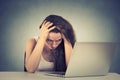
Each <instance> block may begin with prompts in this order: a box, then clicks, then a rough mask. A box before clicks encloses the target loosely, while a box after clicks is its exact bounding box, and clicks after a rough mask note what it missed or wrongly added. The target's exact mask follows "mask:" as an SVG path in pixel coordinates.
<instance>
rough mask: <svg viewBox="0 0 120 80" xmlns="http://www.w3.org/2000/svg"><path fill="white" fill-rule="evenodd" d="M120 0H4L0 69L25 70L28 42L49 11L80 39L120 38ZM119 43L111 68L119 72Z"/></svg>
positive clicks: (0, 16) (0, 9) (0, 23)
mask: <svg viewBox="0 0 120 80" xmlns="http://www.w3.org/2000/svg"><path fill="white" fill-rule="evenodd" d="M119 3H120V1H119V0H118V1H117V0H110V1H109V0H66V1H65V0H3V1H2V0H1V1H0V71H23V61H24V51H25V42H26V40H27V39H28V38H30V37H33V36H37V35H38V34H39V29H38V27H39V25H40V24H41V22H42V20H43V19H44V18H45V17H46V16H48V15H49V14H57V15H61V16H63V17H64V18H66V19H67V20H68V21H69V22H70V23H71V24H72V25H73V28H74V30H75V32H76V37H77V41H80V42H118V41H120V35H119V34H120V32H119V31H120V28H119V27H120V10H119V9H120V6H119ZM119 49H120V46H118V48H117V50H116V54H115V57H114V59H113V62H112V66H111V69H110V71H112V72H118V73H120V62H119V59H120V50H119Z"/></svg>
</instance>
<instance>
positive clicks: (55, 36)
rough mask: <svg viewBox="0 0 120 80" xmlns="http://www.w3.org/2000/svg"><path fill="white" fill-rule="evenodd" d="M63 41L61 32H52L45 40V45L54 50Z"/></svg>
mask: <svg viewBox="0 0 120 80" xmlns="http://www.w3.org/2000/svg"><path fill="white" fill-rule="evenodd" d="M61 42H62V35H61V33H59V32H58V33H55V32H50V33H49V34H48V37H47V39H46V42H45V47H47V48H49V49H50V50H54V49H56V48H57V47H58V45H59V44H60V43H61Z"/></svg>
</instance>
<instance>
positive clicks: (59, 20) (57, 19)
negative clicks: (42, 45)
mask: <svg viewBox="0 0 120 80" xmlns="http://www.w3.org/2000/svg"><path fill="white" fill-rule="evenodd" d="M45 20H46V21H50V22H52V23H53V25H52V26H56V28H55V29H53V30H51V31H50V32H55V33H58V32H60V33H62V34H63V35H64V36H65V37H66V39H67V40H68V41H69V42H70V43H71V45H72V47H74V44H75V41H76V38H75V33H74V30H73V27H72V25H71V24H70V23H69V22H68V21H67V20H66V19H64V18H63V17H61V16H58V15H49V16H47V17H46V18H45ZM45 20H44V21H45ZM44 21H43V22H44ZM39 28H41V25H40V27H39ZM52 57H53V59H54V63H55V66H54V70H55V71H66V62H65V50H64V41H63V40H62V42H61V44H60V45H59V46H58V47H57V48H56V49H55V50H54V51H53V52H52Z"/></svg>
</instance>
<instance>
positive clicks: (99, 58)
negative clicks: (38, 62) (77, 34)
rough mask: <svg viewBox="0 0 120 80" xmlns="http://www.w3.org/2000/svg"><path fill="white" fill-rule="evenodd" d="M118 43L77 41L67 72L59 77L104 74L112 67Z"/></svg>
mask: <svg viewBox="0 0 120 80" xmlns="http://www.w3.org/2000/svg"><path fill="white" fill-rule="evenodd" d="M115 48H116V43H112V42H76V43H75V46H74V48H73V51H72V55H71V58H70V62H69V64H68V67H67V70H66V72H65V73H61V74H62V75H61V74H57V73H56V74H52V76H57V77H59V76H60V77H83V76H103V75H106V74H107V73H108V71H109V69H110V66H111V62H112V58H113V55H114V53H115Z"/></svg>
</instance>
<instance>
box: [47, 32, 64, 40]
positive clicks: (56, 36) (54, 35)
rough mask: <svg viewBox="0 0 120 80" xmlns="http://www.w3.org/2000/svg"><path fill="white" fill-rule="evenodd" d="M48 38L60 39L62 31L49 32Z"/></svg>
mask: <svg viewBox="0 0 120 80" xmlns="http://www.w3.org/2000/svg"><path fill="white" fill-rule="evenodd" d="M47 38H48V39H51V40H58V39H61V38H62V35H61V33H59V32H58V33H55V32H50V33H49V34H48V37H47Z"/></svg>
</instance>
